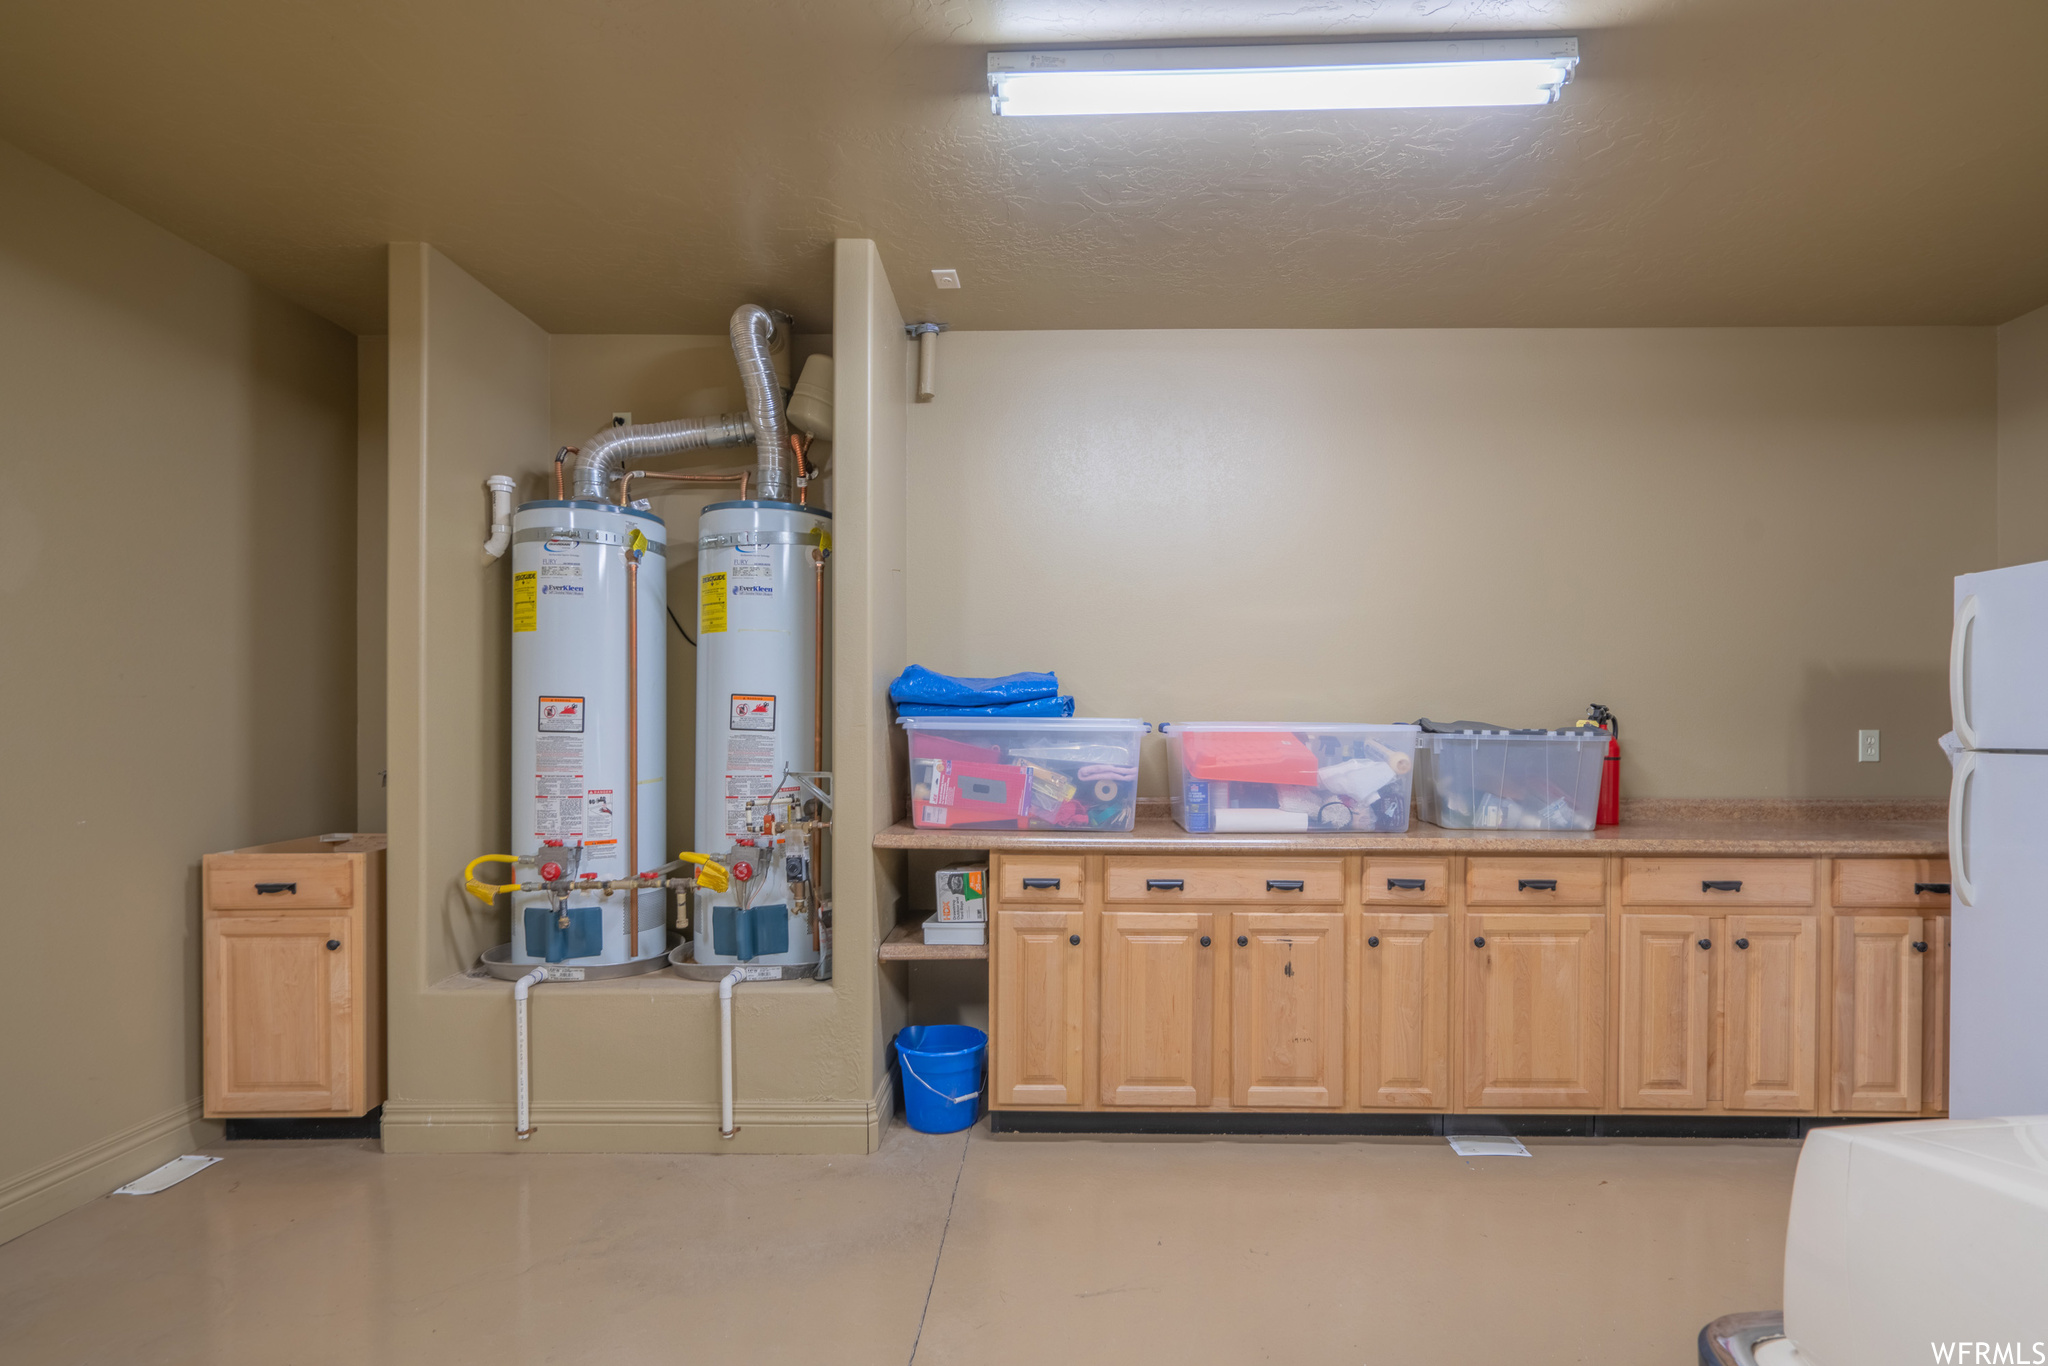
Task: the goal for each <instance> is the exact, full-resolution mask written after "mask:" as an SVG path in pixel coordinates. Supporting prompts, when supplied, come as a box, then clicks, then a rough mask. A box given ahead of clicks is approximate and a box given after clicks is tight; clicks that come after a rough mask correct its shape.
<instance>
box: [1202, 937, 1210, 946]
mask: <svg viewBox="0 0 2048 1366" xmlns="http://www.w3.org/2000/svg"><path fill="white" fill-rule="evenodd" d="M1202 947H1203V948H1205V949H1206V948H1208V947H1209V936H1208V935H1206V934H1205V935H1203V936H1202Z"/></svg>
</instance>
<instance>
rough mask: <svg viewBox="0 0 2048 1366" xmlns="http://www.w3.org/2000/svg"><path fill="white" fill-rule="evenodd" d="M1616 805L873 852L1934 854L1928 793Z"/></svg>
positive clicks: (1032, 837) (901, 838) (890, 834)
mask: <svg viewBox="0 0 2048 1366" xmlns="http://www.w3.org/2000/svg"><path fill="white" fill-rule="evenodd" d="M1633 805H1634V807H1635V809H1634V810H1632V809H1631V805H1630V804H1625V805H1624V806H1623V810H1622V823H1621V824H1620V825H1610V826H1604V827H1602V828H1600V829H1596V830H1583V831H1582V830H1445V829H1442V828H1440V827H1438V826H1434V825H1425V824H1424V823H1422V822H1421V821H1416V822H1415V823H1413V824H1412V825H1410V826H1409V828H1408V830H1407V832H1406V833H1404V834H1398V835H1394V834H1389V835H1351V834H1346V835H1306V834H1302V835H1296V834H1284V835H1271V834H1257V835H1190V834H1189V833H1187V832H1186V831H1185V830H1182V829H1181V828H1180V827H1179V826H1178V825H1175V824H1174V823H1173V821H1172V820H1171V819H1169V818H1167V817H1165V816H1163V815H1161V814H1158V812H1157V808H1153V809H1152V810H1149V811H1148V810H1147V809H1146V808H1145V806H1144V805H1141V806H1140V809H1139V815H1138V820H1137V822H1136V825H1135V828H1134V829H1131V830H1129V831H1121V832H1111V831H1074V832H1071V833H1069V832H1067V831H1061V830H919V829H916V828H915V827H913V826H912V825H911V824H910V823H909V822H907V821H903V822H899V823H897V824H896V825H892V826H890V827H889V828H888V829H887V830H884V831H882V832H881V833H880V834H878V835H876V836H875V847H876V848H877V849H933V850H940V849H946V850H951V849H1000V850H1004V851H1008V852H1012V853H1034V854H1053V853H1058V854H1195V853H1208V854H1356V853H1374V854H1534V855H1541V854H1590V855H1624V854H1664V855H1676V854H1695V855H1698V854H1723V855H1737V854H1744V855H1751V856H1762V857H1779V858H1859V857H1860V858H1868V857H1886V856H1888V857H1894V858H1943V857H1946V856H1947V854H1948V825H1947V821H1946V819H1945V817H1944V815H1943V814H1942V803H1941V802H1939V801H1933V802H1927V801H1889V800H1886V801H1849V800H1841V801H1837V800H1815V801H1797V800H1768V801H1741V800H1724V799H1705V800H1700V801H1687V800H1682V799H1664V800H1653V801H1645V802H1641V803H1636V804H1633Z"/></svg>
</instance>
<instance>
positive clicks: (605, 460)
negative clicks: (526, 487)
mask: <svg viewBox="0 0 2048 1366" xmlns="http://www.w3.org/2000/svg"><path fill="white" fill-rule="evenodd" d="M734 326H735V327H737V326H738V324H734ZM772 378H773V377H772V375H771V380H772ZM752 396H753V395H752V390H751V389H750V390H749V391H748V397H749V399H751V398H752ZM753 436H754V427H753V424H752V423H750V422H748V421H747V417H746V414H744V413H725V414H723V415H721V416H719V417H686V418H681V419H679V420H677V421H675V422H645V423H641V424H639V425H638V426H633V427H607V428H606V429H605V430H604V431H601V432H599V433H598V434H597V435H596V436H593V437H591V438H590V439H589V440H588V441H586V442H584V443H583V447H582V449H581V450H579V451H578V452H577V454H576V463H575V464H574V465H572V466H570V467H569V468H570V474H571V477H572V483H571V486H570V489H569V496H570V497H571V498H580V499H585V500H587V501H590V502H596V503H602V502H604V501H606V498H605V490H606V488H607V486H609V485H610V483H611V481H612V480H614V479H616V478H617V477H618V475H619V471H620V470H621V469H623V468H625V467H626V466H627V465H629V464H632V465H637V464H639V463H640V462H641V461H643V460H652V459H655V458H656V457H659V456H664V455H680V454H682V453H683V452H684V451H700V450H708V449H710V448H712V447H716V446H744V445H746V444H747V442H748V441H750V440H752V439H753ZM767 496H768V495H766V494H763V495H762V497H764V498H765V497H767Z"/></svg>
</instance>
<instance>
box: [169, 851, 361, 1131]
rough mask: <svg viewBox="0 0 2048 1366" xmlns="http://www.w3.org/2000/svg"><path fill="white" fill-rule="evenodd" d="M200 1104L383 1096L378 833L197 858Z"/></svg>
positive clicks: (270, 1112) (279, 1106)
mask: <svg viewBox="0 0 2048 1366" xmlns="http://www.w3.org/2000/svg"><path fill="white" fill-rule="evenodd" d="M201 871H202V876H201V884H202V893H201V895H202V904H201V986H202V992H201V995H202V1002H203V1006H202V1015H203V1017H204V1019H203V1029H202V1032H203V1036H204V1059H203V1068H204V1073H205V1113H206V1115H207V1117H208V1118H212V1119H241V1118H291V1117H319V1116H326V1117H342V1116H355V1115H363V1114H367V1113H369V1111H371V1110H373V1109H375V1108H376V1107H377V1106H378V1105H381V1104H382V1103H383V1101H384V902H383V892H384V837H383V836H382V835H350V836H346V837H344V838H340V839H306V840H289V841H285V842H283V843H279V844H268V845H261V846H258V847H256V848H252V849H237V850H235V851H233V852H231V853H225V854H209V855H207V856H206V858H205V860H204V862H203V866H202V870H201Z"/></svg>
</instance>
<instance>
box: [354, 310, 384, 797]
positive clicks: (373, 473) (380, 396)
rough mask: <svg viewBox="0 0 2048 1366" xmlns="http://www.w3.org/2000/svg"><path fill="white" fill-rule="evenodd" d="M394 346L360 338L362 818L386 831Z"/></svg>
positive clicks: (358, 494) (358, 767)
mask: <svg viewBox="0 0 2048 1366" xmlns="http://www.w3.org/2000/svg"><path fill="white" fill-rule="evenodd" d="M390 369H391V348H390V347H389V346H388V345H387V344H386V341H385V339H384V338H383V337H358V338H356V376H357V379H356V821H355V826H356V829H358V830H382V829H384V828H385V824H386V815H385V806H386V802H385V794H386V793H387V792H388V791H389V789H388V788H387V786H386V780H387V778H388V775H389V764H388V762H387V761H386V756H385V734H384V731H385V702H384V687H385V678H384V674H385V669H386V667H387V665H388V662H389V659H388V653H387V649H386V641H385V635H386V631H387V628H388V627H389V625H390V622H389V621H388V620H387V616H386V611H385V598H386V596H387V594H388V591H389V584H388V582H387V580H388V579H389V577H390V573H389V565H388V563H387V562H388V560H389V557H390V553H391V537H390V529H389V521H390V518H389V513H388V510H387V508H386V504H387V503H388V502H389V500H390V494H389V489H388V485H389V484H390V481H391V462H390V451H389V447H390V440H389V435H388V433H387V432H386V430H385V426H386V414H385V408H386V405H387V401H388V398H389V394H388V391H389V389H390V387H391V384H390V381H391V375H390Z"/></svg>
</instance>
